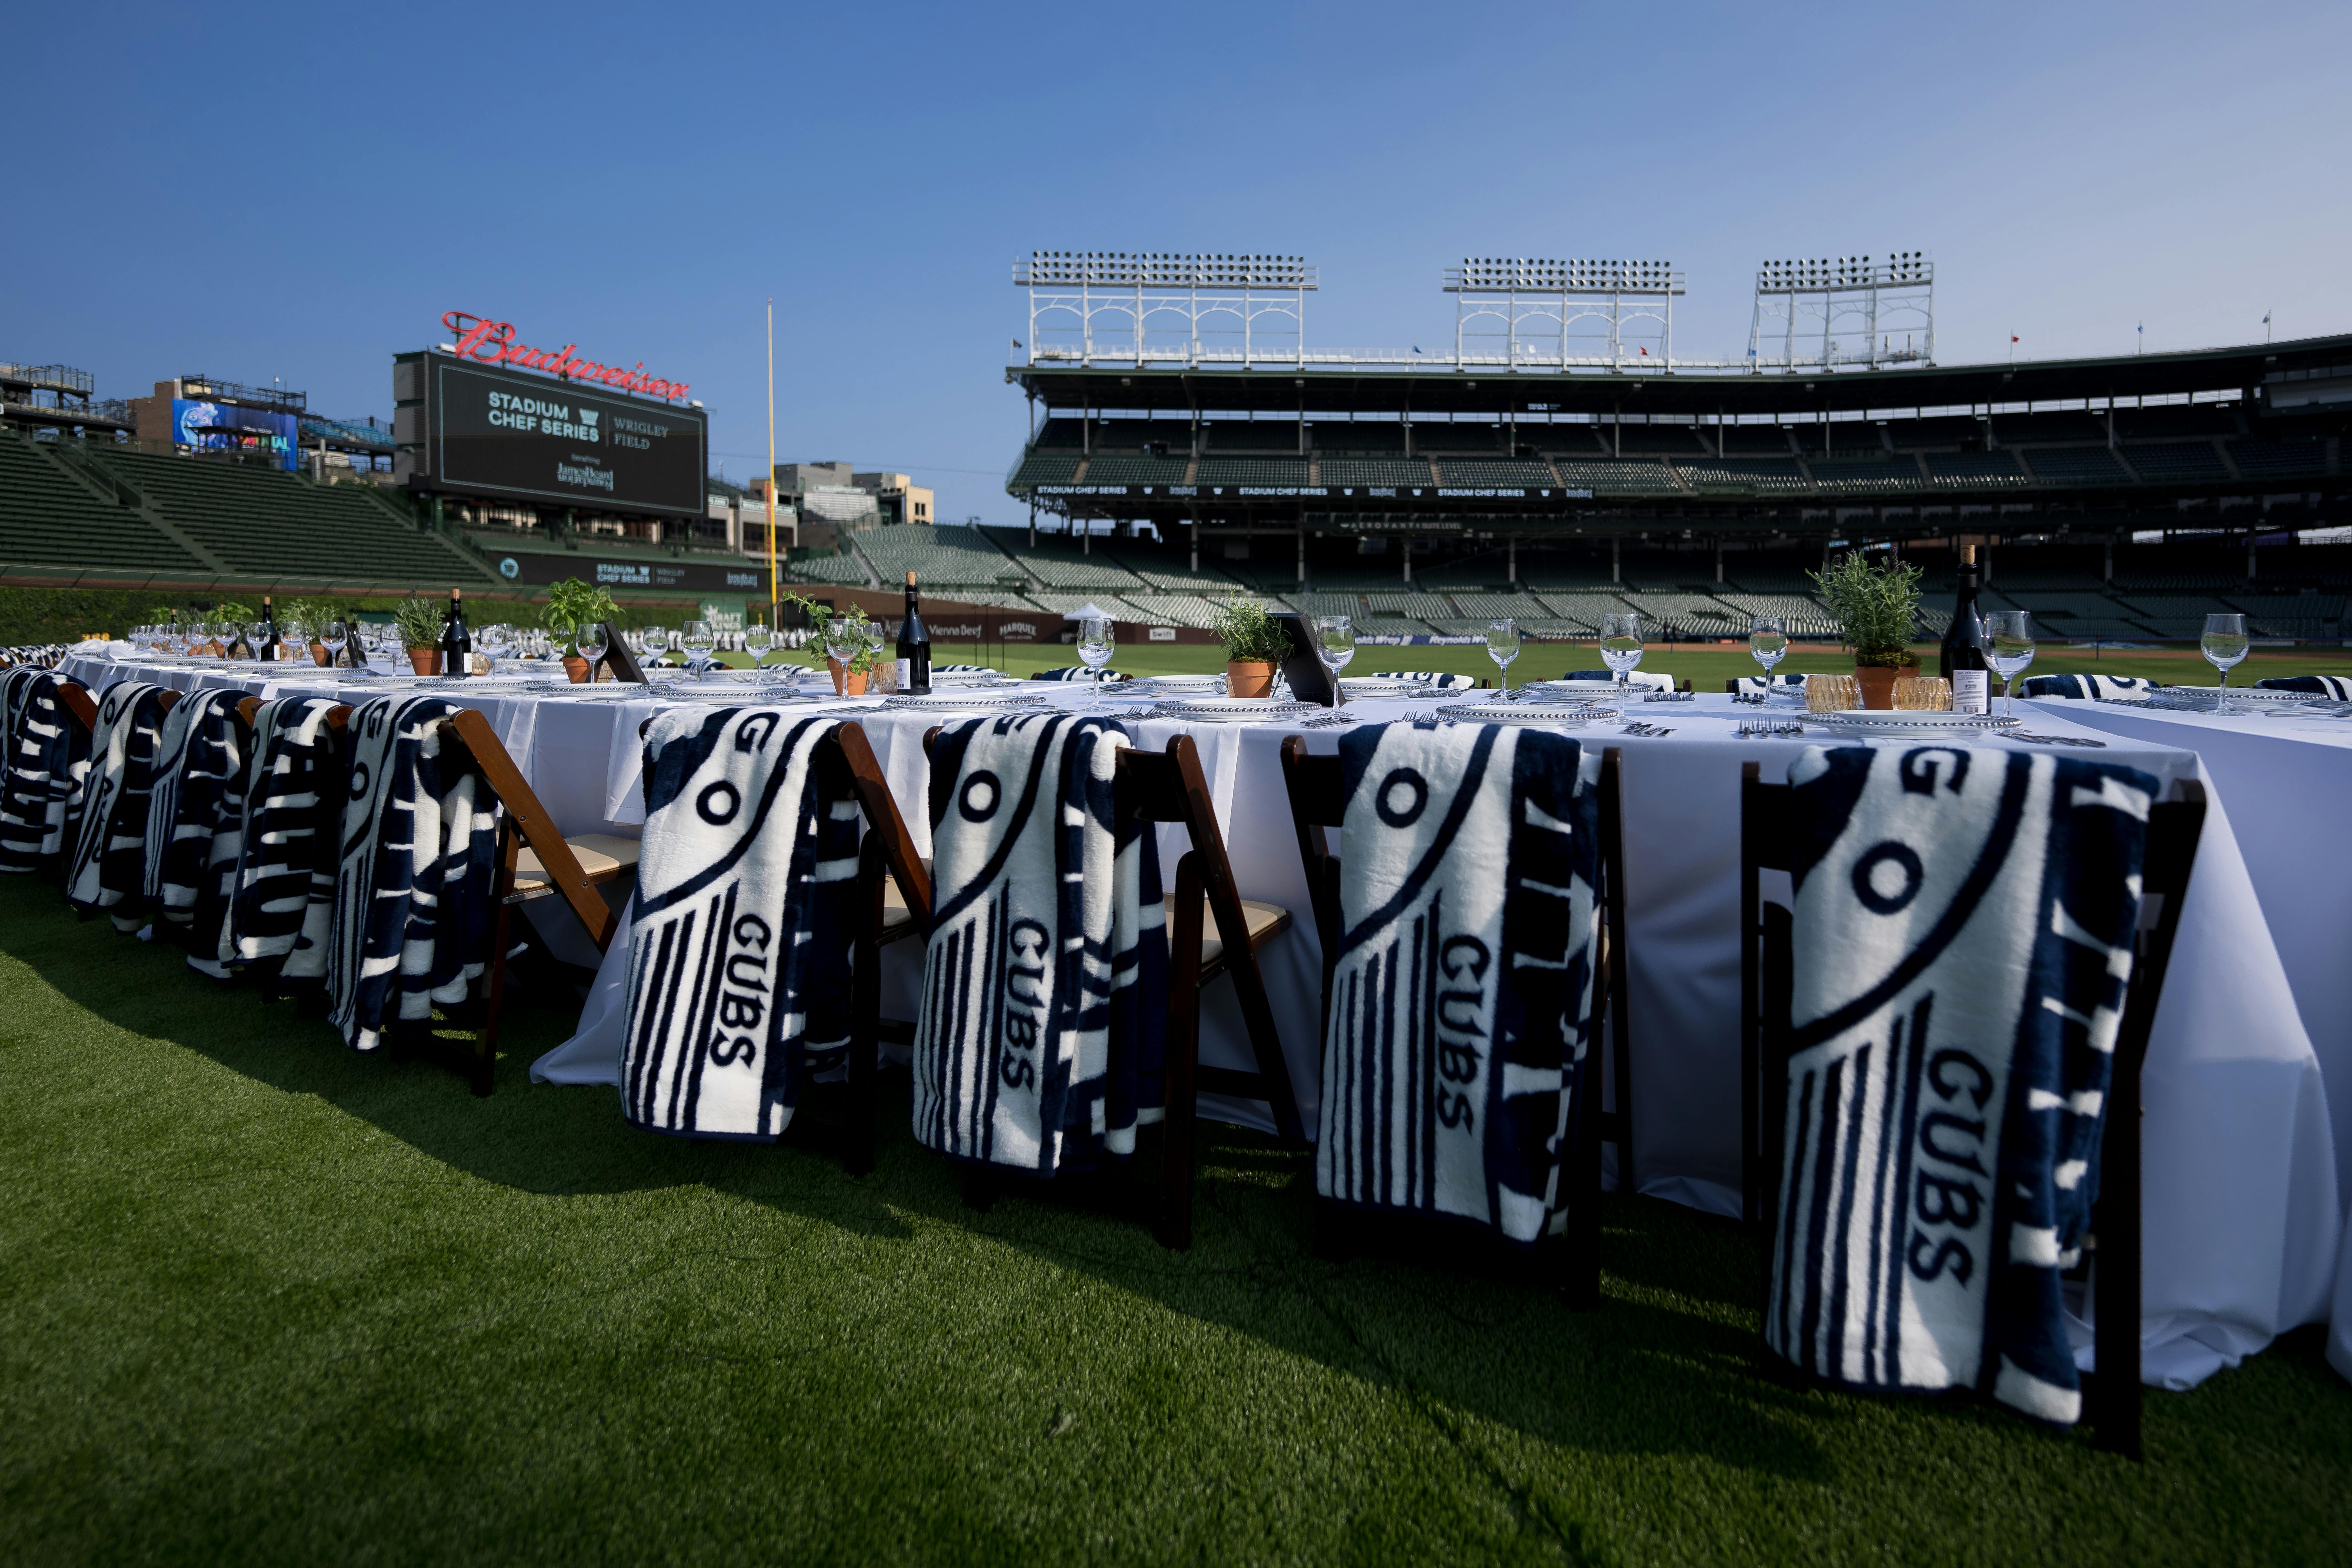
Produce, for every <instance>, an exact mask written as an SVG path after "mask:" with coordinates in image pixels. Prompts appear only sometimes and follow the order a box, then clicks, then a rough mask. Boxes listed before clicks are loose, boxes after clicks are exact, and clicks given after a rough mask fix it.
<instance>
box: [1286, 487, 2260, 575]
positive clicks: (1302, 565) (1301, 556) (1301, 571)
mask: <svg viewBox="0 0 2352 1568" xmlns="http://www.w3.org/2000/svg"><path fill="white" fill-rule="evenodd" d="M2248 559H2249V560H2251V559H2252V557H2251V556H2250V557H2249V558H2248ZM2247 575H2248V576H2250V577H2251V576H2252V575H2253V574H2252V572H2249V573H2247ZM1298 585H1299V586H1300V587H1302V588H1304V587H1305V586H1307V509H1306V508H1305V507H1303V506H1302V507H1300V508H1299V509H1298Z"/></svg>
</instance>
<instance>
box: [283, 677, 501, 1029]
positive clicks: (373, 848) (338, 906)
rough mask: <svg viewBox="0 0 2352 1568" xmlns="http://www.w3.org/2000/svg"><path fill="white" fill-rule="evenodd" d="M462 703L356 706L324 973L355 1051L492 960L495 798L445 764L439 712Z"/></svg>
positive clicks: (412, 700) (455, 997)
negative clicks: (452, 773) (447, 769)
mask: <svg viewBox="0 0 2352 1568" xmlns="http://www.w3.org/2000/svg"><path fill="white" fill-rule="evenodd" d="M456 711H457V704H455V703H453V702H449V701H447V700H444V699H442V698H438V697H379V698H376V699H375V700H373V701H370V702H363V703H362V704H361V705H360V706H358V707H356V708H354V709H352V717H351V725H350V731H349V742H350V746H351V789H350V795H349V798H348V799H347V800H346V801H345V802H344V804H343V809H342V817H341V847H340V849H339V850H338V852H337V854H336V857H335V868H334V885H333V893H332V906H331V914H330V917H329V920H328V922H327V937H326V942H325V943H324V944H323V945H324V964H323V967H322V970H321V973H323V975H324V978H325V980H326V984H327V1016H328V1017H329V1018H330V1019H331V1021H332V1022H333V1024H334V1026H335V1027H336V1028H337V1029H339V1030H341V1032H342V1037H343V1043H344V1044H346V1045H348V1046H350V1047H352V1049H353V1050H360V1051H372V1050H373V1049H375V1048H376V1047H378V1046H380V1045H382V1044H383V1037H384V1033H385V1031H386V1030H388V1029H390V1028H391V1027H392V1026H393V1025H394V1023H396V1022H403V1021H404V1022H408V1023H421V1022H424V1021H425V1020H428V1019H430V1018H431V1017H432V1016H433V1007H434V1005H435V1004H436V1003H440V1004H443V1005H451V1004H455V1003H458V1002H462V1001H464V1000H465V999H466V996H467V990H468V988H469V987H470V986H471V985H472V984H473V982H475V981H476V980H478V979H479V978H481V975H482V971H483V967H484V965H485V964H486V963H488V958H489V954H488V945H489V931H490V912H491V910H490V900H491V896H492V893H493V890H494V888H495V883H496V876H497V869H498V864H497V863H498V842H499V835H498V803H497V802H496V800H495V799H488V798H485V792H484V790H483V788H482V783H481V780H480V778H479V777H478V776H477V775H476V773H474V771H473V770H472V769H471V768H460V769H458V770H457V774H456V776H455V777H449V776H446V775H445V773H444V771H443V769H442V766H441V758H442V746H441V721H442V720H444V719H446V718H447V717H448V716H449V715H450V714H452V713H455V712H456ZM301 956H302V952H301V950H299V949H298V950H297V951H296V952H295V954H294V958H299V957H301ZM287 967H288V970H289V972H291V971H292V970H293V968H294V959H289V961H288V964H287Z"/></svg>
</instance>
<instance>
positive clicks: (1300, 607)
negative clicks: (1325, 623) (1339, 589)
mask: <svg viewBox="0 0 2352 1568" xmlns="http://www.w3.org/2000/svg"><path fill="white" fill-rule="evenodd" d="M1282 602H1283V603H1284V604H1286V605H1289V606H1290V607H1291V608H1292V609H1294V610H1297V612H1298V613H1299V614H1300V615H1302V616H1360V615H1362V614H1363V613H1364V602H1363V598H1362V596H1361V595H1356V594H1331V593H1291V594H1285V595H1282Z"/></svg>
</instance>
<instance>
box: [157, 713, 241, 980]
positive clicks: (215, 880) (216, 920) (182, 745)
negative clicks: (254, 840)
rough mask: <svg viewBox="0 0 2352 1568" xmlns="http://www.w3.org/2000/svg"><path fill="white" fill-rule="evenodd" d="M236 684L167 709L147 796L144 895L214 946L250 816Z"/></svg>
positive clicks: (160, 910) (168, 918)
mask: <svg viewBox="0 0 2352 1568" xmlns="http://www.w3.org/2000/svg"><path fill="white" fill-rule="evenodd" d="M238 700H239V698H238V694H237V693H236V692H235V691H205V692H201V693H198V694H195V695H194V696H189V697H183V698H182V699H180V700H179V701H178V702H176V703H174V704H173V706H172V710H171V711H170V712H168V713H166V714H164V715H163V735H162V739H161V741H160V742H159V743H158V746H157V750H156V754H155V784H154V789H153V791H152V793H151V794H150V795H149V796H148V800H147V859H146V877H145V889H144V890H145V894H146V901H147V903H148V905H149V907H150V908H151V909H152V910H154V911H155V913H156V914H157V915H158V916H159V917H160V918H162V919H163V920H164V921H167V922H169V923H170V924H173V925H175V926H184V927H186V928H188V929H189V930H191V931H202V932H204V933H205V943H204V947H205V952H207V954H209V952H210V951H211V949H212V947H213V945H214V942H215V940H216V938H217V936H218V934H219V931H220V921H221V919H222V916H223V914H224V912H225V911H226V907H227V906H226V900H225V898H224V894H225V892H226V886H227V882H226V874H225V869H224V866H223V861H224V859H225V858H226V862H227V868H230V869H233V868H234V867H235V864H236V851H235V847H234V846H235V844H236V842H237V841H238V840H239V839H240V838H241V837H242V831H243V828H244V823H245V772H246V759H245V747H244V741H243V736H242V734H241V732H240V728H239V725H238V723H237V717H236V705H237V702H238Z"/></svg>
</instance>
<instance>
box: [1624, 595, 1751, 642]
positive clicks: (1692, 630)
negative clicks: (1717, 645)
mask: <svg viewBox="0 0 2352 1568" xmlns="http://www.w3.org/2000/svg"><path fill="white" fill-rule="evenodd" d="M1626 600H1627V603H1628V604H1629V605H1630V606H1631V607H1632V608H1633V609H1636V610H1639V611H1640V612H1641V613H1642V615H1643V617H1644V618H1646V619H1647V620H1648V621H1650V622H1651V623H1652V624H1653V625H1654V626H1657V627H1658V628H1659V629H1660V630H1661V631H1668V630H1671V631H1672V632H1673V633H1674V635H1675V636H1676V637H1745V636H1747V635H1748V617H1747V616H1742V615H1740V614H1739V613H1738V611H1736V610H1734V609H1733V608H1732V607H1731V606H1729V605H1726V604H1724V603H1723V602H1722V601H1721V600H1719V599H1717V598H1715V597H1714V596H1712V595H1706V594H1688V593H1663V594H1661V593H1636V594H1628V595H1626Z"/></svg>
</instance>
